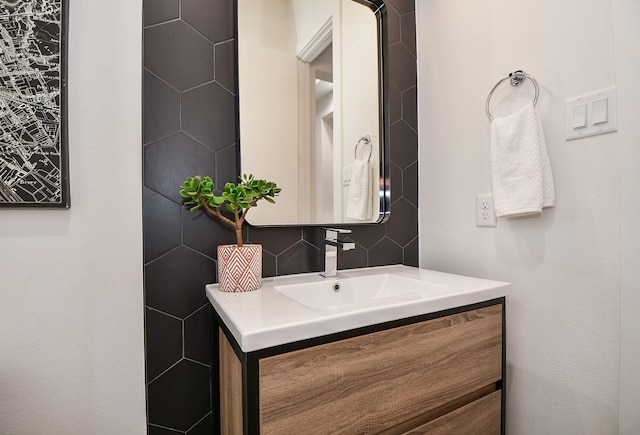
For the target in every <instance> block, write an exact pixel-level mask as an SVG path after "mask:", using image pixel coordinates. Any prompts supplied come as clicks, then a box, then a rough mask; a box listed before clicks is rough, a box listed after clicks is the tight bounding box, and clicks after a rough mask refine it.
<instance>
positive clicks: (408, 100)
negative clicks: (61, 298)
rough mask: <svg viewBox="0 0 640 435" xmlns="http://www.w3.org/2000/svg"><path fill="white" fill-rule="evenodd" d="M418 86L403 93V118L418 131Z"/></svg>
mask: <svg viewBox="0 0 640 435" xmlns="http://www.w3.org/2000/svg"><path fill="white" fill-rule="evenodd" d="M417 91H418V87H417V86H414V87H413V88H410V89H408V90H406V91H404V92H403V93H402V119H403V120H404V122H406V123H407V125H409V127H411V128H412V129H413V130H414V131H418V95H417Z"/></svg>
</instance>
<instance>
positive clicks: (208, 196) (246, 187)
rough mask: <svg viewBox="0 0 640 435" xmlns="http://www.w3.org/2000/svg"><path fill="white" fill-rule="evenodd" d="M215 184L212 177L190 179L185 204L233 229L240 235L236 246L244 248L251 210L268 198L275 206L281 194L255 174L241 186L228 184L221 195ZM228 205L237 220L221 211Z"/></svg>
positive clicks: (182, 192)
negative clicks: (243, 229) (246, 220)
mask: <svg viewBox="0 0 640 435" xmlns="http://www.w3.org/2000/svg"><path fill="white" fill-rule="evenodd" d="M215 188H216V186H215V184H214V183H213V180H212V179H211V177H201V176H200V175H196V176H195V177H189V178H187V180H186V181H185V182H184V183H183V184H182V189H181V190H180V195H181V196H182V197H183V198H185V203H184V205H185V206H187V207H190V210H191V211H197V210H204V211H205V212H207V213H208V214H209V215H211V216H213V217H215V218H216V219H218V220H220V221H221V222H222V223H224V224H225V225H228V226H229V227H231V228H232V229H233V230H234V231H235V233H236V243H237V245H238V246H242V244H243V240H242V225H243V224H244V221H245V219H246V218H247V213H248V212H249V209H251V208H252V207H255V206H256V205H257V204H258V201H260V200H262V199H264V200H265V201H267V202H270V203H272V204H273V203H275V201H274V199H273V198H275V197H276V196H278V194H279V193H280V191H281V190H282V189H281V188H279V187H278V186H277V185H276V183H274V182H272V181H266V180H257V179H255V178H254V177H253V175H252V174H249V175H246V174H244V175H242V177H240V182H238V183H237V184H233V183H227V184H225V185H224V191H223V192H222V195H221V196H218V195H216V194H215ZM222 206H224V207H225V208H226V209H227V210H228V211H229V212H231V213H232V215H233V219H230V218H228V217H227V216H225V215H224V214H222V211H221V210H220V208H221V207H222Z"/></svg>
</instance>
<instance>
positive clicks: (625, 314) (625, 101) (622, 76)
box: [612, 0, 640, 435]
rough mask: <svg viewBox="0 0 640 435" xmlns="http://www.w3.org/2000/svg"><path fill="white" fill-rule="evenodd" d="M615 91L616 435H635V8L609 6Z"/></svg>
mask: <svg viewBox="0 0 640 435" xmlns="http://www.w3.org/2000/svg"><path fill="white" fill-rule="evenodd" d="M612 5H613V18H614V21H613V23H614V24H613V25H614V27H613V29H614V43H615V56H616V82H617V88H618V108H619V110H620V112H619V115H618V126H619V134H618V138H619V147H620V215H621V228H620V232H621V238H620V244H621V253H622V257H621V284H622V285H621V296H620V299H621V301H620V302H621V303H620V307H621V313H620V323H621V337H620V338H621V343H620V433H621V434H624V435H627V434H629V435H631V434H636V433H638V432H639V431H640V412H638V403H640V374H638V365H640V345H639V343H640V316H639V315H638V313H639V312H640V268H639V267H638V264H640V243H638V242H639V241H640V227H639V226H638V222H640V201H639V199H640V175H638V168H640V127H638V108H637V104H638V101H640V83H638V77H637V73H636V72H637V71H638V70H639V69H640V58H639V57H638V55H637V46H638V42H639V41H640V28H639V27H638V20H640V2H637V1H636V0H613V1H612Z"/></svg>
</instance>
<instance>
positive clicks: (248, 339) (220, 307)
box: [206, 265, 509, 352]
mask: <svg viewBox="0 0 640 435" xmlns="http://www.w3.org/2000/svg"><path fill="white" fill-rule="evenodd" d="M336 284H339V286H340V291H339V292H334V291H333V289H334V286H335V285H336ZM206 292H207V297H208V298H209V300H210V301H211V304H212V305H213V307H214V308H215V310H216V313H217V315H218V316H219V318H220V319H221V320H222V321H223V322H224V324H225V325H226V327H227V328H228V329H229V331H230V332H231V334H232V335H233V337H234V338H235V340H236V341H237V343H238V345H239V346H240V348H241V349H242V351H243V352H252V351H256V350H260V349H266V348H269V347H272V346H278V345H282V344H286V343H292V342H296V341H299V340H306V339H310V338H313V337H320V336H323V335H328V334H333V333H336V332H341V331H346V330H349V329H355V328H360V327H364V326H369V325H374V324H377V323H383V322H389V321H393V320H398V319H404V318H407V317H412V316H420V315H424V314H428V313H436V312H440V311H443V310H449V309H452V308H457V307H462V306H467V305H470V304H476V303H479V302H484V301H488V300H492V299H496V298H501V297H504V296H505V295H507V294H508V293H509V284H508V283H505V282H499V281H489V280H485V279H478V278H470V277H466V276H460V275H451V274H448V273H442V272H435V271H432V270H425V269H418V268H415V267H409V266H401V265H395V266H380V267H370V268H364V269H352V270H341V271H339V272H338V275H337V276H336V277H333V278H324V277H322V276H320V275H319V274H318V273H305V274H300V275H287V276H279V277H273V278H264V279H263V280H262V288H261V289H260V290H255V291H252V292H246V293H225V292H221V291H219V290H218V285H217V284H209V285H208V286H207V288H206Z"/></svg>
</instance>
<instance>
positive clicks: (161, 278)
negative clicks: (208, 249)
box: [144, 246, 216, 319]
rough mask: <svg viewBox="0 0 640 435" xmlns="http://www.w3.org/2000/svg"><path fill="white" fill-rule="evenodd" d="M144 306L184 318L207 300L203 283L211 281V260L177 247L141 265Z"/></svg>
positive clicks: (212, 270)
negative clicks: (143, 280) (143, 282)
mask: <svg viewBox="0 0 640 435" xmlns="http://www.w3.org/2000/svg"><path fill="white" fill-rule="evenodd" d="M144 276H145V289H146V296H147V305H148V306H150V307H152V308H155V309H157V310H160V311H163V312H165V313H169V314H171V315H173V316H176V317H179V318H181V319H184V318H185V317H187V316H188V315H190V314H191V313H193V312H195V311H196V310H198V309H200V308H201V307H202V306H203V305H205V304H206V303H207V297H206V295H205V288H204V287H205V285H207V284H210V283H212V282H215V280H216V265H215V263H214V261H213V260H211V259H209V258H207V257H205V256H203V255H202V254H198V253H197V252H195V251H193V250H191V249H189V248H186V247H184V246H181V247H179V248H177V249H174V250H173V251H171V252H169V253H168V254H166V255H163V256H162V257H160V258H158V259H157V260H154V261H153V262H151V263H149V264H148V265H146V266H145V268H144Z"/></svg>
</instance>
